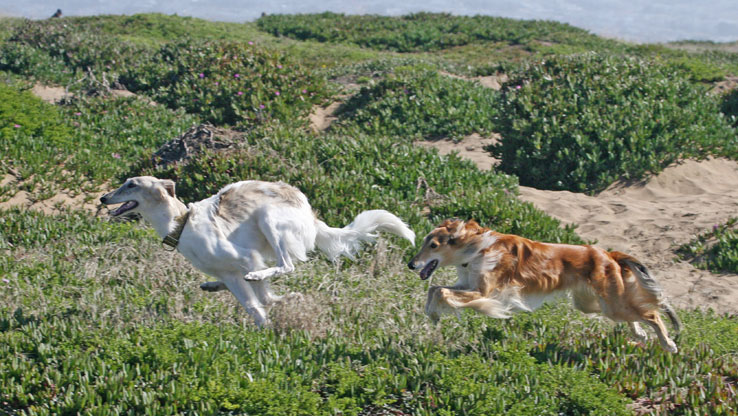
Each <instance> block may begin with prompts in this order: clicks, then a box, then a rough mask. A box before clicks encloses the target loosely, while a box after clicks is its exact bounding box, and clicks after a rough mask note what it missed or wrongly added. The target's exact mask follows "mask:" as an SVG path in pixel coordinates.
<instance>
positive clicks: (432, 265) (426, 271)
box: [420, 260, 438, 280]
mask: <svg viewBox="0 0 738 416" xmlns="http://www.w3.org/2000/svg"><path fill="white" fill-rule="evenodd" d="M436 267H438V260H431V261H430V262H429V263H428V264H427V265H426V266H425V267H423V270H421V271H420V278H421V279H422V280H425V279H427V278H429V277H430V275H432V274H433V272H434V271H435V270H436Z"/></svg>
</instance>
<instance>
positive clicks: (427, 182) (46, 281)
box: [0, 14, 738, 415]
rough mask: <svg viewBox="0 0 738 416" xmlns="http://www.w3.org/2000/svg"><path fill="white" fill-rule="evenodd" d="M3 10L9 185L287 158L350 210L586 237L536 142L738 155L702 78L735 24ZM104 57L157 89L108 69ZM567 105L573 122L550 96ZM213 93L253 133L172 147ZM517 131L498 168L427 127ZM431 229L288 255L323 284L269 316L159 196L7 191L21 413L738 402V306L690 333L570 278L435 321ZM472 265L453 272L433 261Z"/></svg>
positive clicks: (726, 60) (322, 200) (724, 71)
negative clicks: (626, 311)
mask: <svg viewBox="0 0 738 416" xmlns="http://www.w3.org/2000/svg"><path fill="white" fill-rule="evenodd" d="M5 22H6V20H3V23H5ZM7 22H8V24H7V25H3V27H2V29H0V52H2V54H1V55H0V71H4V72H3V73H2V75H3V76H2V80H3V82H2V83H0V150H2V151H1V152H0V167H2V169H3V172H2V173H3V174H7V172H12V173H13V175H14V176H15V177H16V179H19V181H16V182H12V183H10V184H7V185H5V186H4V187H3V188H2V190H1V192H2V194H1V195H0V196H1V197H2V198H3V199H7V198H9V197H10V196H12V195H13V194H14V193H15V192H17V191H19V190H26V191H32V192H33V194H34V198H37V199H45V198H48V197H50V196H51V195H53V194H54V193H55V192H56V191H58V190H59V189H67V190H68V189H77V190H78V191H91V190H93V189H100V186H101V184H105V185H103V186H104V187H105V188H113V187H115V186H116V184H117V183H119V182H120V181H122V180H123V178H125V177H127V176H132V175H138V174H155V175H157V176H160V177H168V178H172V179H175V180H177V181H178V187H177V189H178V193H179V195H180V197H181V198H182V199H183V200H185V201H188V202H189V201H193V200H197V199H200V198H203V197H205V196H209V195H210V194H212V193H213V192H215V191H217V189H218V188H220V187H221V186H223V185H225V184H227V183H229V182H232V181H235V180H240V179H246V178H248V179H264V180H283V181H286V182H289V183H291V184H293V185H296V186H298V187H299V188H300V189H301V190H303V191H304V192H305V193H306V194H307V196H308V198H309V199H310V201H311V203H312V205H313V207H314V208H315V210H316V212H317V213H318V215H320V217H321V218H323V219H325V220H326V221H327V222H328V223H329V224H331V225H333V226H340V225H345V224H346V223H347V222H348V221H350V220H351V219H352V218H353V217H354V216H355V215H356V214H357V213H358V212H360V211H361V210H364V209H372V208H386V209H389V210H391V211H393V212H396V213H397V214H398V215H399V216H400V217H402V218H403V219H405V220H406V221H408V223H409V224H410V225H411V227H412V228H413V229H414V230H415V231H416V232H417V233H418V234H419V235H420V236H422V235H423V233H425V232H427V231H428V230H429V229H430V228H431V227H432V226H433V225H435V224H436V223H438V222H439V221H440V220H442V219H444V218H448V217H461V218H470V217H471V218H476V219H477V220H479V221H480V222H481V223H482V224H484V225H486V226H491V227H494V228H495V229H497V230H499V231H502V232H513V233H517V234H521V235H524V236H526V237H530V238H535V239H541V240H545V241H559V242H581V239H580V238H579V237H578V236H577V235H576V234H575V229H574V228H573V227H561V226H560V224H559V223H558V222H557V221H556V220H554V219H552V218H550V217H548V216H546V215H545V214H543V213H541V212H540V211H538V210H536V209H535V208H533V207H532V206H531V205H530V204H525V203H522V202H520V201H519V200H518V199H517V198H516V188H517V183H518V177H519V178H520V181H527V180H532V179H529V178H528V177H526V176H525V175H524V174H523V173H521V172H520V171H517V170H516V169H515V168H513V167H512V166H516V165H521V166H522V165H526V166H528V167H533V168H535V166H539V165H540V164H546V165H547V167H548V168H552V167H554V166H556V165H562V166H569V165H568V163H570V162H571V161H572V160H578V161H580V162H581V163H580V165H578V166H581V169H579V170H577V169H573V170H572V171H574V172H577V175H576V176H574V177H571V178H567V177H566V176H565V175H564V178H563V179H561V178H559V179H554V178H556V177H555V176H554V175H548V176H550V177H551V178H550V180H551V181H559V180H560V181H561V182H562V184H563V183H566V184H567V185H566V186H567V187H570V188H567V189H577V190H580V189H587V190H596V189H599V187H601V186H603V184H606V183H607V182H608V181H610V180H612V179H614V178H617V177H621V176H624V175H629V176H631V177H637V176H639V175H642V174H646V173H648V172H655V171H658V169H660V168H661V167H662V165H663V163H665V161H667V160H671V159H675V158H680V157H685V156H697V157H700V156H704V155H707V154H719V155H723V156H726V157H731V158H736V154H735V150H734V149H735V142H736V133H735V130H734V129H733V127H731V123H735V120H734V119H731V118H729V117H724V116H722V115H721V112H722V113H724V114H725V115H727V116H731V115H735V111H734V110H733V107H734V105H733V101H735V100H734V98H732V95H726V96H725V97H714V96H708V95H706V94H705V90H706V89H707V88H706V87H707V85H706V83H707V82H713V81H714V80H717V79H722V77H723V76H725V75H735V73H736V71H735V69H734V68H736V66H738V65H736V62H738V58H736V57H735V55H736V54H735V53H731V52H729V51H727V50H719V49H718V50H715V49H709V48H708V49H700V50H698V51H695V52H690V51H685V50H672V49H667V48H666V47H663V46H658V45H631V44H624V43H621V42H618V41H614V40H606V39H601V38H598V37H596V36H594V35H591V34H589V33H587V32H586V31H583V30H580V29H577V28H573V27H571V26H568V25H562V24H558V23H554V22H519V21H514V20H510V19H499V18H485V17H474V18H472V17H463V18H462V17H451V16H447V15H433V14H418V15H413V16H408V17H402V18H382V17H377V16H358V17H353V16H340V15H332V14H323V15H319V16H312V17H311V16H296V17H290V16H267V17H265V18H262V19H260V20H259V21H258V22H256V23H247V24H225V23H212V22H206V21H203V20H199V19H192V18H180V17H176V16H163V15H136V16H96V17H86V18H63V19H55V20H48V21H37V22H27V21H22V20H19V19H10V20H7ZM357 22H361V23H362V25H363V26H360V25H358V24H357ZM331 27H333V28H334V29H335V30H333V31H331V30H328V29H329V28H331ZM339 29H340V30H339ZM402 31H406V32H407V33H408V35H407V36H406V35H402V34H401V33H402ZM274 33H278V34H280V35H282V36H290V37H294V38H295V39H292V38H287V37H275V36H273V34H274ZM298 39H307V40H298ZM429 39H430V40H431V41H428V40H429ZM362 42H368V43H362ZM398 51H410V52H398ZM591 51H596V52H597V54H595V55H582V54H583V53H585V52H591ZM570 54H576V56H573V57H572V56H569V55H570ZM564 55H566V56H564ZM544 56H545V57H547V58H546V59H547V62H546V63H542V62H541V57H544ZM280 66H281V67H280ZM439 70H443V71H445V72H450V73H452V74H456V75H466V76H471V75H488V74H494V73H497V72H499V71H503V72H505V73H506V74H507V75H509V77H510V81H509V82H508V83H507V84H505V85H503V89H502V90H501V91H499V92H498V91H494V90H491V89H488V88H483V87H481V86H479V85H478V84H476V83H475V82H473V81H469V80H464V79H457V78H454V77H451V76H448V75H444V74H439V72H438V71H439ZM236 71H238V72H236ZM236 73H237V74H239V77H235V76H233V75H234V74H236ZM200 74H202V75H203V76H202V77H201V76H200ZM93 76H94V80H95V81H93ZM102 80H105V81H107V82H108V83H109V85H110V86H124V87H126V88H129V89H130V90H134V91H136V92H137V94H138V95H139V97H138V98H128V99H116V98H113V97H110V96H108V95H106V88H105V86H104V85H102V86H101V85H100V82H102ZM35 82H42V83H51V84H60V85H62V86H68V87H69V88H70V90H72V91H73V92H75V93H76V94H77V98H76V99H73V100H68V101H66V102H64V103H61V104H59V105H51V104H46V103H43V102H41V101H40V100H38V99H37V98H35V97H33V96H32V95H31V94H30V93H29V92H28V91H27V87H28V86H29V85H32V84H33V83H35ZM216 82H217V85H216ZM204 83H207V85H205V84H204ZM517 86H520V89H518V88H516V87H517ZM249 88H250V89H249ZM303 90H304V91H305V92H303ZM239 91H241V92H243V94H241V95H238V92H239ZM275 91H279V92H280V94H279V95H276V94H275ZM344 94H348V95H344ZM339 99H340V100H342V101H343V102H344V103H345V104H344V106H343V108H342V109H341V110H340V114H339V119H338V121H337V122H336V123H335V124H334V126H333V127H332V128H331V129H329V130H328V131H326V132H322V133H315V132H312V131H311V130H310V129H309V128H308V122H307V120H306V117H305V116H306V115H307V113H308V111H309V110H310V108H311V107H313V106H314V105H316V104H318V103H327V102H331V101H336V100H339ZM150 100H154V101H156V102H157V103H158V104H156V105H152V104H151V103H150V102H149V101H150ZM261 105H264V108H263V109H262V108H260V106H261ZM634 109H637V111H636V110H634ZM262 110H263V111H262ZM563 113H565V114H567V115H568V117H567V119H568V120H574V119H575V120H576V121H577V122H576V123H575V122H573V121H571V122H570V121H566V122H564V121H561V120H559V119H556V120H554V116H558V114H563ZM202 121H211V122H213V123H215V124H218V125H220V126H230V127H234V128H237V129H239V130H242V133H243V136H244V137H245V139H244V142H243V143H241V146H240V147H239V148H238V149H235V150H233V151H231V152H221V153H212V152H206V153H204V154H202V155H200V156H198V157H196V158H194V159H193V160H192V161H191V162H190V163H188V164H178V165H171V166H169V167H167V168H158V169H157V168H154V167H153V166H152V164H151V161H150V159H149V158H150V156H151V154H152V153H153V152H154V151H155V150H156V148H158V146H160V145H161V144H162V143H164V142H166V141H167V140H169V139H171V138H173V137H175V136H177V135H179V134H181V133H182V132H183V131H184V130H186V129H187V128H189V127H190V126H192V125H193V124H196V123H200V122H202ZM567 123H569V124H567ZM733 125H734V124H733ZM16 126H20V127H16ZM493 132H494V133H502V134H503V141H502V142H501V147H500V149H502V150H497V152H498V153H499V155H500V156H501V157H502V160H503V166H502V169H501V170H493V171H489V172H482V171H479V170H477V169H476V168H475V167H474V166H473V165H472V164H471V163H470V162H468V161H464V160H461V159H459V158H458V157H456V156H449V157H441V156H439V155H438V154H437V153H435V152H434V151H431V150H427V149H423V148H418V147H414V146H412V141H413V140H415V139H421V138H423V139H427V138H437V137H440V136H443V137H450V138H454V139H458V138H462V137H464V136H466V135H468V134H471V133H479V134H483V135H486V134H491V133H493ZM626 133H632V134H631V135H628V134H626ZM543 138H545V140H544V139H543ZM580 142H581V143H580ZM573 143H577V144H581V149H584V150H583V151H582V152H579V153H578V151H577V146H575V145H574V144H573ZM537 145H540V146H537ZM556 146H558V147H556ZM539 147H540V148H539ZM515 148H520V149H527V150H528V152H527V154H517V153H515V152H514V149H515ZM635 148H638V149H640V152H634V151H633V150H634V149H635ZM544 150H545V151H544ZM567 152H568V153H567ZM605 152H611V153H612V155H613V156H612V159H608V158H605V159H603V154H604V153H605ZM524 153H525V152H524ZM587 155H594V156H592V157H591V158H590V159H588V158H587ZM531 156H534V157H535V158H538V159H536V161H534V160H531V159H530V158H529V157H531ZM608 157H609V156H608ZM526 158H528V159H526ZM603 160H606V161H607V163H602V162H603ZM577 163H579V162H577ZM624 167H625V168H624ZM503 170H504V171H506V172H508V173H511V175H507V174H505V173H503ZM531 170H535V169H531ZM570 170H571V169H570ZM551 171H552V172H554V173H555V172H556V169H552V170H551ZM544 179H545V180H549V178H548V177H546V178H542V179H540V180H544ZM536 180H538V179H536ZM556 186H558V185H555V186H553V187H556ZM562 187H563V185H562ZM731 224H732V223H730V224H728V225H726V226H723V227H721V228H720V229H719V230H717V232H716V234H714V235H711V237H710V238H712V237H713V236H714V237H716V238H717V239H718V240H720V241H723V240H725V241H726V243H729V244H728V245H727V246H722V245H719V248H718V249H717V250H718V252H720V253H722V254H720V255H725V257H726V258H733V257H735V255H733V254H732V253H733V252H734V251H735V249H734V247H735V244H734V242H732V241H733V240H734V238H733V237H734V236H733V235H732V231H731V230H730V228H731V227H732V226H731ZM699 244H701V243H699ZM699 244H698V243H695V244H693V246H698V245H699ZM730 244H732V246H730ZM412 251H413V249H412V248H411V247H409V245H408V244H407V243H405V242H400V241H398V240H397V239H381V240H380V241H379V243H378V244H377V245H376V246H372V247H368V248H367V250H366V251H365V252H364V253H363V254H362V255H361V256H360V257H359V258H358V259H357V260H356V261H345V262H343V263H341V264H331V263H329V262H328V261H327V260H325V259H324V258H322V257H320V256H317V255H316V256H315V257H313V258H311V259H310V260H309V261H308V262H306V263H303V264H301V265H300V266H299V267H298V270H297V271H296V272H295V273H293V274H290V275H289V276H284V277H280V278H278V279H276V281H275V282H274V285H275V287H276V290H277V291H278V292H288V291H298V292H301V293H304V294H305V297H304V298H303V299H301V300H290V301H289V302H287V303H286V304H283V305H279V306H277V307H275V309H273V310H272V311H271V312H270V316H271V318H272V321H273V322H274V324H273V326H272V327H271V328H269V329H266V330H257V329H256V328H255V327H254V326H253V325H252V323H251V322H250V320H249V318H248V316H247V315H246V314H245V313H243V311H242V310H241V307H240V306H239V305H238V304H237V302H235V300H234V299H233V297H232V296H231V295H230V294H228V293H217V294H211V293H204V292H201V291H200V289H199V288H198V285H199V283H201V282H203V281H204V280H205V279H206V278H205V277H204V276H202V275H201V274H199V273H198V272H196V271H195V270H194V269H192V267H191V266H190V265H189V264H188V263H187V262H186V260H184V259H183V258H182V257H181V256H179V255H176V254H174V255H173V254H170V253H167V252H165V251H164V250H163V249H162V248H161V247H160V246H159V242H158V239H157V238H156V236H155V235H154V233H153V232H152V231H151V230H149V229H146V228H145V227H143V225H141V224H137V223H128V222H125V223H121V222H109V221H105V220H102V219H99V218H95V217H93V216H92V215H90V214H89V213H87V212H83V211H63V212H61V213H60V214H57V215H45V214H41V213H36V212H32V211H27V210H19V209H10V210H4V211H2V212H0V279H1V280H0V414H34V415H35V414H78V413H79V414H100V415H103V414H115V413H117V414H142V413H147V414H162V415H164V414H195V413H197V414H275V415H277V414H279V415H283V414H305V415H308V414H309V415H313V414H354V415H381V414H415V415H431V414H434V415H435V414H444V415H452V414H467V415H490V414H516V415H517V414H520V415H540V414H550V415H559V414H566V415H577V414H581V415H585V414H603V415H612V414H629V413H632V412H633V411H634V410H635V411H637V412H639V413H649V412H651V413H661V414H663V413H668V414H675V415H704V414H709V415H733V414H735V409H736V408H738V395H737V394H736V391H737V389H736V385H737V383H738V362H737V360H736V352H737V351H738V341H737V340H738V321H736V319H735V317H729V316H718V315H715V314H713V313H710V312H697V311H687V310H684V311H679V315H680V317H681V318H682V320H683V321H684V324H685V331H684V334H683V335H682V336H681V338H680V339H679V340H678V344H679V348H680V353H679V354H678V355H670V354H667V353H664V352H663V351H662V350H661V349H660V348H659V346H658V344H657V343H656V342H653V341H650V342H648V343H647V344H645V345H638V344H634V343H632V342H629V335H628V331H627V328H625V327H624V326H623V325H618V324H613V323H610V322H609V321H605V320H600V319H597V318H593V317H588V316H585V315H582V314H580V313H579V312H576V311H574V310H572V308H571V307H570V306H568V305H566V304H563V303H560V304H554V305H551V306H546V307H544V308H543V309H541V310H539V311H537V312H535V313H530V314H520V315H517V316H516V317H515V318H513V319H511V320H507V321H499V320H492V319H488V318H485V317H482V316H478V315H474V314H470V313H466V314H463V316H461V319H456V318H455V317H448V318H444V320H443V321H442V322H441V324H440V325H438V326H435V325H432V324H430V323H429V322H428V320H427V319H426V317H425V316H424V315H423V313H422V305H423V302H424V297H425V291H426V290H427V288H428V283H427V282H422V281H420V280H419V279H418V278H417V276H415V275H413V274H411V273H410V272H408V271H407V270H405V266H404V264H405V263H406V262H407V259H408V258H409V256H410V255H411V253H412ZM720 255H718V254H716V255H715V256H714V257H715V258H720V257H719V256H720ZM711 256H712V254H710V255H709V256H704V257H711ZM720 264H721V266H719V267H718V268H721V269H722V268H723V267H726V266H723V264H727V263H725V262H721V263H720ZM727 267H734V266H727ZM731 270H732V269H731ZM733 271H734V270H733ZM453 274H454V272H453V271H452V270H444V271H441V272H439V274H438V276H436V277H434V278H435V279H437V280H436V281H435V282H434V284H439V283H441V282H450V281H451V280H452V278H453ZM631 403H635V404H636V407H628V405H629V404H631Z"/></svg>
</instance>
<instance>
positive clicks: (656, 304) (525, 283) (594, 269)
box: [408, 220, 680, 353]
mask: <svg viewBox="0 0 738 416" xmlns="http://www.w3.org/2000/svg"><path fill="white" fill-rule="evenodd" d="M408 266H409V267H410V269H411V270H417V271H419V274H420V278H421V279H423V280H425V279H428V278H429V277H430V276H431V275H432V274H433V272H434V271H435V270H436V269H437V268H438V267H444V266H456V270H457V271H458V280H457V281H456V283H455V284H454V285H453V286H431V288H430V290H429V291H428V299H427V301H426V304H425V313H426V314H427V315H428V316H429V317H430V318H431V319H432V320H433V321H438V319H439V318H440V316H441V315H442V314H444V313H448V312H451V311H453V310H455V309H458V308H471V309H473V310H475V311H477V312H481V313H483V314H486V315H488V316H491V317H494V318H508V317H509V316H510V315H511V314H512V313H513V312H517V311H532V310H534V309H536V308H538V307H539V306H541V304H543V303H544V302H545V301H546V300H547V299H549V298H552V297H556V296H557V295H562V294H563V295H565V294H567V293H569V294H571V297H572V300H573V304H574V307H576V308H577V309H579V310H580V311H582V312H585V313H594V312H600V313H602V314H603V315H605V316H607V317H608V318H610V319H612V320H614V321H625V322H628V324H629V326H630V329H631V331H632V332H633V335H634V336H635V337H636V338H638V339H639V340H640V341H643V340H645V339H646V337H647V335H646V333H645V331H644V330H643V329H642V328H641V327H640V325H639V322H644V323H646V324H648V325H649V326H651V327H652V328H653V329H654V330H655V331H656V334H657V335H658V337H659V341H660V342H661V346H662V347H663V348H664V349H665V350H667V351H670V352H673V353H676V352H677V347H676V344H674V341H672V340H671V338H669V335H668V333H667V332H666V328H665V326H664V323H663V322H662V320H661V317H660V315H659V309H663V310H664V312H666V315H667V316H668V317H669V319H670V320H671V322H672V324H673V326H674V329H675V332H677V333H678V332H679V329H680V322H679V319H678V317H677V315H676V313H675V312H674V309H673V308H672V307H671V306H670V305H669V303H668V302H667V301H666V299H665V298H664V296H663V293H662V291H661V288H660V287H659V286H658V285H657V283H656V282H655V281H654V279H653V277H652V276H651V274H650V273H649V272H648V269H646V267H645V266H644V265H643V264H642V263H641V262H640V261H638V260H636V259H635V258H633V257H631V256H629V255H627V254H624V253H620V252H617V251H610V252H608V251H605V250H603V249H601V248H599V247H594V246H587V245H568V244H548V243H541V242H537V241H531V240H528V239H526V238H523V237H519V236H517V235H510V234H500V233H497V232H494V231H492V230H490V229H487V228H483V227H481V226H479V224H477V223H476V222H474V221H473V220H472V221H468V222H464V221H460V220H446V221H444V222H443V223H442V224H441V225H440V226H439V227H438V228H436V229H434V230H433V231H431V232H430V234H428V235H427V236H426V237H425V240H424V241H423V245H422V247H421V249H420V252H419V253H418V254H417V255H416V256H415V257H413V259H412V260H410V263H409V264H408Z"/></svg>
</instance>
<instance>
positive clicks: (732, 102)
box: [720, 88, 738, 128]
mask: <svg viewBox="0 0 738 416" xmlns="http://www.w3.org/2000/svg"><path fill="white" fill-rule="evenodd" d="M722 100H723V102H722V105H721V106H720V110H721V111H722V112H723V114H725V116H726V117H729V119H730V121H731V122H732V123H733V127H735V128H738V88H737V89H734V90H732V91H730V92H727V93H725V94H724V95H723V97H722Z"/></svg>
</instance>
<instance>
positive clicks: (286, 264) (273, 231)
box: [244, 214, 295, 281]
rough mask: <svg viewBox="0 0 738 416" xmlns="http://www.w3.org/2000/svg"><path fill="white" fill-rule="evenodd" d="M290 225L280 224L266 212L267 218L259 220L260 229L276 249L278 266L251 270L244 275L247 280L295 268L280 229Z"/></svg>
mask: <svg viewBox="0 0 738 416" xmlns="http://www.w3.org/2000/svg"><path fill="white" fill-rule="evenodd" d="M285 226H288V225H287V224H279V223H278V222H276V221H270V219H269V217H268V216H267V215H266V214H265V218H263V219H260V220H259V229H260V230H261V232H262V233H263V234H264V237H265V238H266V240H267V241H268V242H269V245H271V246H272V249H273V250H274V256H275V257H276V258H277V267H269V268H267V269H264V270H257V271H253V272H249V273H247V274H246V276H244V279H246V280H251V281H254V280H264V279H268V278H270V277H272V276H277V275H280V274H286V273H290V272H292V271H294V270H295V266H294V265H293V264H292V259H291V258H290V254H289V253H288V252H287V243H286V241H285V239H284V238H283V237H282V236H281V235H280V229H282V228H284V227H285Z"/></svg>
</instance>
